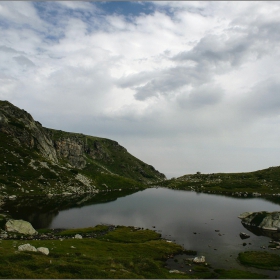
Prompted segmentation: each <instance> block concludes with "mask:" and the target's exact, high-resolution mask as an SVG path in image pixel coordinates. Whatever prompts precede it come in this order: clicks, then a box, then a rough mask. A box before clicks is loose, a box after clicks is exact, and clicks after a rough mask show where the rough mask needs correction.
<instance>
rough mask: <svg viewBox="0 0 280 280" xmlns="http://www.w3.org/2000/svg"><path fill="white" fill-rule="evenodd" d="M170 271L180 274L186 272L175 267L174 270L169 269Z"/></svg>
mask: <svg viewBox="0 0 280 280" xmlns="http://www.w3.org/2000/svg"><path fill="white" fill-rule="evenodd" d="M169 273H179V274H185V273H184V272H182V271H179V270H177V269H174V270H169Z"/></svg>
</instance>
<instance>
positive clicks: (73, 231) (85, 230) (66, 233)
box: [57, 225, 109, 236]
mask: <svg viewBox="0 0 280 280" xmlns="http://www.w3.org/2000/svg"><path fill="white" fill-rule="evenodd" d="M108 228H109V227H108V226H105V225H97V226H95V227H88V228H83V229H67V230H63V231H61V232H59V233H58V234H57V235H61V236H74V235H75V234H89V233H91V234H92V233H101V232H106V231H108Z"/></svg>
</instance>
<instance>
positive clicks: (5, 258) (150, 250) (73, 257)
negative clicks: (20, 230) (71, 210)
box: [0, 226, 183, 279]
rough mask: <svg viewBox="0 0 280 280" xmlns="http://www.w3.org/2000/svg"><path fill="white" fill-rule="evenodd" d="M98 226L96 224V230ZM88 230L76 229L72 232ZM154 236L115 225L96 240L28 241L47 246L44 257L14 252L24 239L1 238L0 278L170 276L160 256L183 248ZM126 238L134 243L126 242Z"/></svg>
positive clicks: (37, 245)
mask: <svg viewBox="0 0 280 280" xmlns="http://www.w3.org/2000/svg"><path fill="white" fill-rule="evenodd" d="M101 227H103V226H101ZM100 229H101V228H100V227H99V228H98V227H97V229H96V230H100ZM88 230H89V229H80V230H76V231H75V233H80V234H82V233H83V232H87V231H88ZM71 233H74V232H71ZM122 235H123V238H121V236H122ZM135 236H136V237H135ZM139 236H140V237H139ZM154 238H155V234H154V233H153V232H152V231H150V230H147V231H146V230H144V231H143V235H142V234H140V235H139V233H138V232H137V231H131V228H130V227H127V228H125V227H117V228H116V229H115V230H114V231H113V232H110V233H109V234H107V235H104V236H103V237H102V238H99V239H96V238H92V239H86V238H84V239H79V240H77V239H65V240H63V241H60V240H30V241H29V242H28V243H30V244H31V245H33V246H35V247H36V248H37V247H41V246H42V247H48V248H49V249H50V254H49V255H48V256H45V255H42V254H40V253H32V252H18V251H17V247H18V246H19V245H21V244H22V243H27V242H23V241H20V240H18V241H11V240H3V241H2V242H1V244H0V247H1V248H0V250H1V256H0V278H16V279H17V278H51V279H54V278H56V279H60V278H76V279H77V278H87V279H89V278H91V279H93V278H106V279H111V278H171V275H170V274H169V272H168V270H167V269H166V268H164V258H165V257H166V256H167V255H169V254H174V253H179V252H180V251H182V250H183V248H182V247H181V246H179V245H176V244H174V243H172V244H171V243H167V242H166V241H164V240H161V239H160V238H159V236H158V235H157V239H154ZM127 239H133V240H134V242H133V243H127V242H126V241H127ZM108 240H109V241H108ZM117 240H118V241H117ZM137 240H138V241H137ZM71 246H73V247H74V248H71Z"/></svg>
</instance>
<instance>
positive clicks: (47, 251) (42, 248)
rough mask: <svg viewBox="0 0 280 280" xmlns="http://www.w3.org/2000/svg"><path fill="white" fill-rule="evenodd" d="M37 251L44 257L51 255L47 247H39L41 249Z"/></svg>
mask: <svg viewBox="0 0 280 280" xmlns="http://www.w3.org/2000/svg"><path fill="white" fill-rule="evenodd" d="M37 251H38V252H40V253H42V254H44V255H48V254H49V253H50V251H49V249H48V248H46V247H39V248H37Z"/></svg>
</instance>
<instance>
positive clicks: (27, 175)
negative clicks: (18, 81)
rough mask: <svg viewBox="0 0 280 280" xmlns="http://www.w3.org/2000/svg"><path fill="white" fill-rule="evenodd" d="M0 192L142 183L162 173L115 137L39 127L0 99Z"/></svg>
mask: <svg viewBox="0 0 280 280" xmlns="http://www.w3.org/2000/svg"><path fill="white" fill-rule="evenodd" d="M0 137H1V138H0V152H1V156H0V167H1V169H0V194H1V191H2V193H4V194H5V193H6V194H13V193H14V192H18V191H19V189H21V192H22V193H26V191H27V193H30V191H31V190H32V191H33V192H35V193H36V192H39V193H40V192H44V193H58V192H64V193H72V192H73V191H77V190H79V192H86V191H97V190H98V189H116V188H120V189H121V188H126V187H127V188H128V187H129V188H133V187H137V188H139V187H143V186H144V184H148V183H153V182H156V181H160V180H164V179H165V176H164V174H162V173H160V172H158V171H157V170H155V168H154V167H153V166H151V165H148V164H146V163H144V162H142V161H141V160H139V159H137V158H135V157H134V156H132V155H131V154H129V153H128V152H127V150H126V149H125V148H124V147H122V146H121V145H119V144H118V143H117V142H116V141H112V140H109V139H105V138H100V137H93V136H88V135H84V134H80V133H69V132H64V131H61V130H54V129H49V128H45V127H43V126H42V125H41V124H40V123H39V122H37V121H35V120H34V119H33V118H32V116H31V115H30V114H29V113H27V112H26V111H25V110H21V109H19V108H18V107H16V106H14V105H13V104H11V103H10V102H8V101H0Z"/></svg>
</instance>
